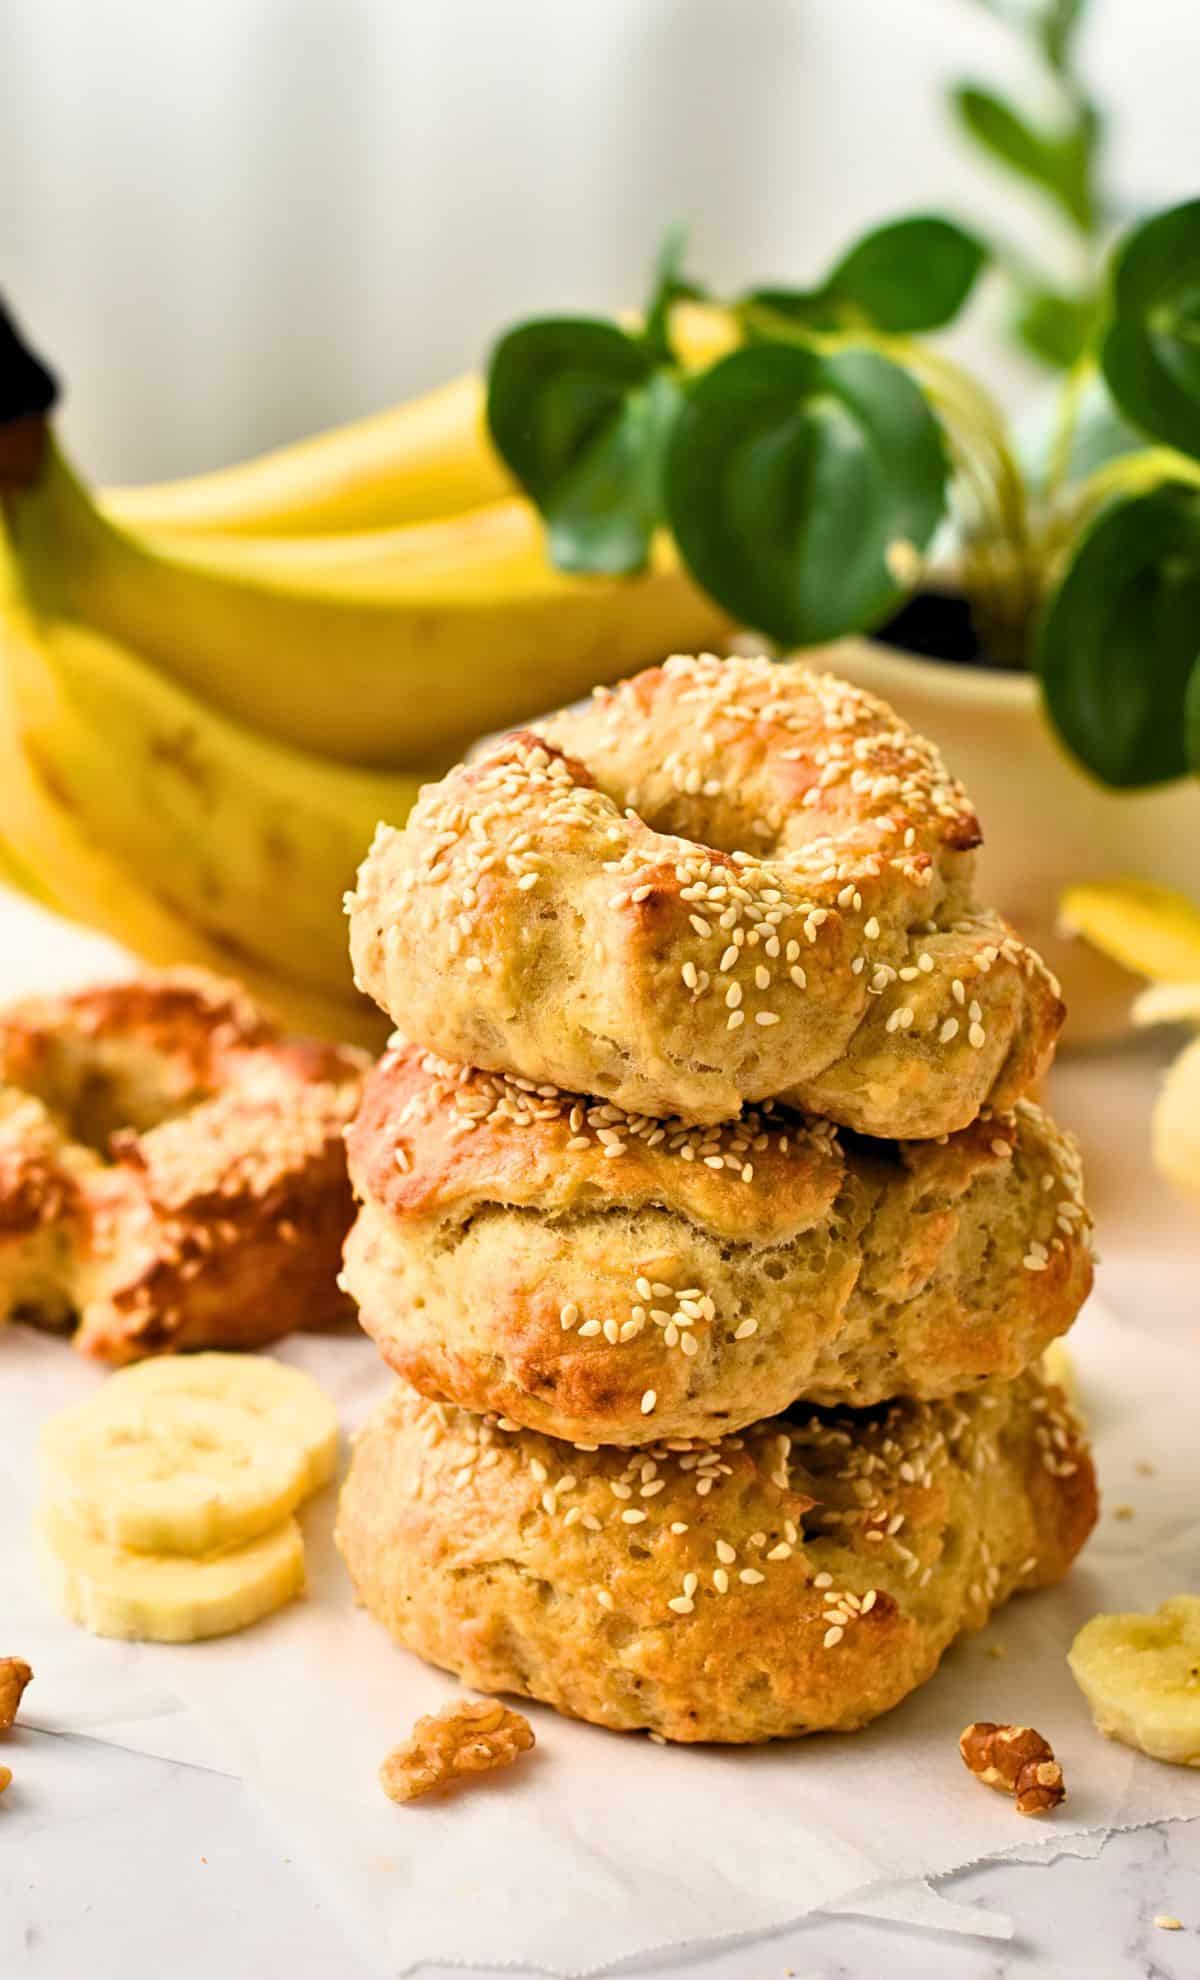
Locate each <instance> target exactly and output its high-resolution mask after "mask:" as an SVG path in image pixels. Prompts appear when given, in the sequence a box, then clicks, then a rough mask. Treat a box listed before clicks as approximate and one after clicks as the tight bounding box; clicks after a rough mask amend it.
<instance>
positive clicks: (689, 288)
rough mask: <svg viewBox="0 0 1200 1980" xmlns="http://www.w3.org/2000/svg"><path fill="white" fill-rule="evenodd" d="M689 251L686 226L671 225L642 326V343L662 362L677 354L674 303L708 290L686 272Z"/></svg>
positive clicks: (656, 265)
mask: <svg viewBox="0 0 1200 1980" xmlns="http://www.w3.org/2000/svg"><path fill="white" fill-rule="evenodd" d="M686 252H687V229H686V227H681V226H675V227H670V228H668V230H667V232H666V234H665V235H664V237H663V241H662V245H661V247H660V248H659V250H658V253H657V255H656V256H655V258H654V274H653V280H652V282H651V287H650V297H649V301H648V302H647V304H646V309H645V315H644V319H643V322H644V327H643V329H642V342H643V344H644V345H645V346H646V349H647V350H648V351H649V352H650V353H651V354H652V356H653V357H654V358H655V359H656V361H657V362H658V363H659V364H669V363H670V362H671V361H672V357H673V353H672V351H671V344H670V338H669V336H668V328H669V324H670V315H671V305H672V303H676V302H681V301H683V300H684V299H685V298H689V297H690V298H693V299H696V298H699V297H702V296H703V295H704V293H705V292H704V290H703V289H702V288H700V286H699V285H698V283H696V282H692V281H689V279H688V278H687V277H686V276H685V275H684V272H683V257H684V255H685V253H686Z"/></svg>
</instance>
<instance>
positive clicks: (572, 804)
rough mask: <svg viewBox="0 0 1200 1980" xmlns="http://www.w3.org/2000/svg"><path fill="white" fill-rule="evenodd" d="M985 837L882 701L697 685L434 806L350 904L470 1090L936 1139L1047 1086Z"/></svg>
mask: <svg viewBox="0 0 1200 1980" xmlns="http://www.w3.org/2000/svg"><path fill="white" fill-rule="evenodd" d="M979 837H980V834H979V827H978V824H977V822H976V819H975V815H974V812H973V811H972V809H971V807H970V804H969V803H968V801H967V798H966V796H965V794H964V792H963V790H962V787H961V785H959V784H957V783H955V782H954V781H953V780H952V779H951V778H950V777H949V776H948V774H947V772H946V770H945V768H944V766H943V764H942V762H941V759H940V757H939V756H938V754H937V751H936V750H935V749H934V748H933V746H932V745H931V744H930V743H927V742H925V741H923V740H922V739H921V738H920V737H918V736H915V735H914V734H913V733H912V731H911V730H910V729H908V728H906V727H905V725H904V724H903V723H902V722H901V721H900V720H899V718H898V716H896V715H895V714H894V713H893V711H892V710H891V709H890V708H888V707H887V706H886V704H885V703H883V702H881V701H878V700H876V699H875V698H874V697H873V696H871V695H868V694H865V693H863V692H862V691H860V690H859V689H856V688H851V687H848V686H846V685H845V684H844V683H843V682H840V681H837V680H834V679H833V678H832V676H830V675H827V674H816V673H813V672H811V671H810V670H809V669H808V668H807V667H804V666H802V665H800V664H799V663H798V662H790V663H786V664H781V665H774V664H772V663H771V662H770V661H768V660H765V659H757V660H749V659H730V660H721V661H719V660H715V659H713V658H711V657H706V658H702V659H699V660H689V659H682V658H677V659H674V660H670V661H668V662H667V664H666V666H665V667H660V668H652V669H651V670H650V671H649V672H647V673H644V674H639V675H637V676H636V677H635V678H634V679H633V680H631V681H626V682H624V683H623V684H622V685H621V686H620V687H618V688H615V689H612V690H608V689H605V690H601V691H598V693H597V694H596V696H595V697H594V698H593V700H592V702H591V705H590V706H589V707H588V708H586V709H584V710H583V711H581V712H579V711H576V712H572V711H568V712H566V713H565V714H561V715H556V716H554V717H553V718H552V719H551V720H549V721H547V722H545V723H543V724H541V725H540V727H539V729H538V731H537V732H536V733H533V732H530V731H525V732H522V733H518V734H516V735H513V736H509V737H508V738H506V739H505V740H503V741H502V742H499V743H497V744H496V745H494V746H493V747H492V748H491V749H489V750H488V751H486V752H485V753H484V754H483V756H482V757H480V759H479V760H478V761H476V762H473V763H470V764H468V765H460V766H459V767H458V768H457V769H455V770H452V771H450V772H449V774H448V775H447V776H445V777H444V778H443V779H442V780H441V782H440V783H438V784H432V785H428V786H427V787H426V788H425V790H424V791H423V792H422V794H421V797H420V799H419V801H418V803H417V805H416V806H415V808H414V810H413V812H412V813H411V815H410V817H409V820H408V823H407V825H406V826H405V827H404V829H403V830H402V831H392V830H390V829H388V828H386V827H385V828H383V829H382V830H381V831H380V833H379V834H378V835H377V837H376V840H375V843H374V845H373V847H372V848H371V851H370V853H369V854H368V856H367V859H366V860H365V862H364V864H363V866H362V868H361V870H360V873H359V878H358V886H357V890H356V892H355V893H354V894H352V895H351V896H350V897H349V911H350V945H351V952H352V955H353V958H354V965H355V971H356V981H357V982H358V983H359V985H360V987H361V988H363V989H365V990H366V991H367V992H368V993H369V994H370V995H371V996H372V997H374V998H375V1000H376V1002H377V1003H378V1004H380V1005H381V1006H382V1007H383V1009H384V1010H386V1011H387V1012H389V1013H390V1015H391V1017H392V1019H393V1021H394V1023H395V1024H396V1025H397V1026H398V1027H399V1028H400V1030H401V1031H402V1032H403V1033H404V1035H405V1036H406V1037H408V1038H411V1039H414V1040H415V1041H417V1042H418V1043H420V1044H422V1045H425V1046H428V1047H430V1048H431V1049H433V1050H435V1051H437V1052H441V1053H444V1054H445V1056H446V1057H447V1058H450V1059H454V1060H457V1061H459V1062H461V1063H463V1064H466V1065H477V1066H483V1067H487V1068H489V1069H491V1070H495V1071H502V1072H512V1073H518V1074H520V1075H522V1076H523V1077H525V1078H527V1079H532V1080H535V1081H539V1082H540V1081H545V1080H549V1081H553V1082H554V1083H555V1084H556V1085H559V1086H563V1087H566V1088H568V1089H570V1090H571V1091H573V1092H579V1093H593V1094H598V1095H600V1096H602V1097H603V1098H605V1099H608V1100H613V1101H615V1102H617V1103H618V1104H619V1105H620V1106H622V1107H625V1108H627V1109H629V1110H630V1111H631V1112H643V1113H648V1114H678V1115H681V1116H682V1117H683V1118H685V1119H688V1120H694V1121H718V1120H724V1119H731V1118H733V1117H734V1116H735V1115H736V1114H737V1113H738V1112H739V1111H740V1109H741V1107H742V1106H743V1104H744V1103H746V1102H751V1101H756V1100H760V1099H764V1098H767V1097H777V1098H781V1099H783V1100H785V1101H787V1102H789V1103H790V1104H792V1105H793V1106H796V1107H798V1108H802V1109H804V1110H805V1111H807V1112H811V1113H816V1114H822V1115H825V1116H827V1117H828V1118H829V1119H831V1120H835V1121H839V1122H842V1123H844V1124H845V1125H846V1126H848V1127H852V1128H856V1129H857V1130H858V1131H859V1132H861V1133H863V1134H871V1135H881V1136H904V1137H908V1138H925V1137H931V1136H935V1135H938V1134H943V1133H948V1132H952V1131H953V1130H954V1129H956V1128H961V1127H965V1126H967V1125H968V1123H969V1122H971V1121H972V1120H974V1119H975V1117H976V1115H977V1114H978V1113H979V1111H980V1109H981V1108H982V1107H983V1106H984V1104H985V1103H987V1102H989V1101H990V1102H991V1104H992V1105H993V1106H997V1107H1008V1106H1010V1105H1011V1104H1012V1102H1013V1101H1014V1100H1016V1099H1018V1098H1019V1097H1020V1096H1021V1095H1022V1094H1024V1093H1025V1092H1027V1091H1028V1090H1029V1089H1030V1087H1031V1086H1032V1085H1033V1084H1034V1082H1035V1081H1036V1080H1037V1079H1038V1078H1039V1076H1040V1075H1041V1073H1042V1072H1043V1071H1044V1069H1045V1066H1046V1064H1047V1061H1048V1059H1049V1056H1050V1053H1051V1050H1052V1048H1053V1044H1054V1039H1055V1036H1056V1034H1057V1032H1058V1028H1059V1025H1060V1023H1061V1021H1062V1015H1063V1008H1062V1003H1061V1000H1060V998H1059V994H1058V988H1057V985H1056V984H1055V983H1054V980H1053V978H1052V977H1051V976H1050V974H1049V972H1048V971H1047V970H1046V968H1045V965H1044V964H1043V963H1042V962H1041V960H1040V958H1039V957H1037V956H1036V955H1035V954H1034V953H1033V951H1032V950H1030V949H1027V948H1025V947H1024V946H1023V945H1022V944H1021V943H1020V942H1019V941H1018V940H1017V939H1016V937H1015V936H1014V935H1013V934H1012V932H1011V930H1010V929H1009V928H1008V927H1007V925H1006V924H1005V923H1004V922H1003V921H1002V920H1001V919H1000V918H999V916H997V915H995V914H993V913H991V912H990V911H988V910H986V909H984V908H981V907H980V906H979V905H978V904H977V902H976V901H975V898H974V894H973V892H972V852H973V849H974V847H975V846H977V845H978V843H979Z"/></svg>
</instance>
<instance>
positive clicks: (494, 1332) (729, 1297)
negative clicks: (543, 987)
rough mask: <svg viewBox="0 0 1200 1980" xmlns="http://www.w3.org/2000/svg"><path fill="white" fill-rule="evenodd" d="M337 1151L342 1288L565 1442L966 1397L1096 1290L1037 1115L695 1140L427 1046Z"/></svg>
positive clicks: (1074, 1194)
mask: <svg viewBox="0 0 1200 1980" xmlns="http://www.w3.org/2000/svg"><path fill="white" fill-rule="evenodd" d="M347 1153H348V1155H349V1161H350V1174H351V1178H352V1180H353V1182H354V1185H355V1190H356V1193H357V1195H358V1196H359V1197H360V1198H361V1199H362V1203H363V1207H362V1209H361V1210H360V1212H359V1216H358V1221H357V1223H356V1224H355V1226H354V1229H353V1231H352V1232H351V1235H350V1238H349V1240H348V1242H347V1246H346V1266H345V1271H344V1274H343V1284H344V1285H345V1286H346V1288H347V1290H348V1291H349V1292H350V1293H351V1294H352V1295H353V1297H354V1298H355V1300H356V1301H357V1303H358V1307H359V1317H360V1319H361V1321H362V1324H363V1326H364V1327H365V1328H366V1331H367V1332H368V1333H369V1334H370V1335H371V1337H372V1339H373V1340H374V1341H375V1343H376V1345H377V1346H378V1348H379V1350H380V1352H381V1353H382V1354H383V1356H384V1358H385V1360H386V1361H388V1362H389V1363H390V1364H391V1365H392V1367H393V1368H395V1369H396V1371H397V1373H398V1374H400V1375H403V1376H404V1377H405V1378H406V1379H407V1380H408V1381H410V1382H411V1383H413V1385H414V1386H415V1387H416V1388H418V1389H420V1390H421V1392H422V1393H423V1394H425V1395H428V1396H432V1397H434V1398H436V1399H440V1400H444V1401H447V1402H455V1403H459V1404H461V1405H462V1406H463V1407H464V1408H466V1409H473V1410H495V1411H498V1412H499V1413H501V1414H502V1415H506V1416H509V1417H511V1418H513V1420H514V1421H516V1422H518V1423H520V1424H522V1425H525V1426H527V1427H528V1428H530V1429H534V1430H541V1431H544V1432H546V1434H547V1435H549V1436H552V1437H565V1438H570V1439H579V1440H582V1441H583V1442H595V1443H604V1444H625V1445H629V1444H642V1443H649V1442H651V1441H655V1440H657V1439H659V1438H661V1437H664V1436H671V1437H676V1436H684V1437H719V1436H722V1435H723V1434H724V1433H725V1432H726V1431H729V1430H736V1429H740V1428H741V1427H742V1425H744V1424H746V1423H752V1422H754V1421H755V1420H756V1419H757V1418H759V1417H763V1416H771V1415H774V1414H775V1412H776V1411H777V1410H780V1409H784V1408H786V1407H787V1406H788V1404H789V1403H791V1402H792V1400H793V1399H794V1398H795V1397H796V1396H804V1397H805V1398H807V1399H808V1400H809V1401H812V1402H816V1403H823V1404H836V1403H849V1404H855V1405H857V1404H864V1403H874V1402H878V1401H880V1400H882V1399H884V1398H886V1397H888V1396H893V1395H898V1394H899V1395H912V1396H918V1397H933V1396H945V1395H950V1394H953V1393H954V1392H955V1391H957V1390H961V1389H965V1388H967V1387H969V1386H971V1385H972V1384H975V1383H978V1382H980V1381H983V1380H985V1379H987V1378H989V1377H993V1376H996V1375H1005V1376H1013V1375H1017V1374H1019V1373H1020V1371H1021V1370H1022V1369H1023V1368H1024V1367H1026V1366H1027V1365H1028V1364H1029V1363H1030V1362H1031V1361H1034V1360H1036V1358H1037V1357H1038V1355H1040V1354H1041V1352H1042V1350H1043V1349H1044V1348H1045V1347H1046V1345H1047V1344H1048V1342H1049V1341H1051V1340H1052V1339H1053V1338H1054V1336H1055V1335H1057V1334H1060V1333H1062V1332H1063V1331H1064V1330H1065V1329H1066V1328H1067V1327H1069V1326H1070V1324H1071V1322H1072V1320H1073V1319H1074V1317H1075V1314H1076V1312H1077V1311H1078V1309H1079V1307H1080V1305H1081V1304H1082V1302H1083V1300H1084V1298H1085V1296H1086V1294H1087V1291H1088V1288H1089V1286H1090V1284H1091V1277H1092V1263H1091V1251H1090V1243H1089V1238H1090V1231H1089V1220H1088V1216H1087V1212H1086V1210H1085V1209H1084V1206H1083V1202H1082V1198H1081V1194H1080V1176H1079V1163H1078V1157H1077V1155H1076V1153H1075V1149H1074V1146H1073V1144H1072V1143H1071V1141H1070V1140H1069V1138H1068V1137H1067V1136H1065V1135H1063V1134H1061V1133H1060V1132H1059V1131H1058V1130H1057V1129H1056V1128H1055V1127H1054V1125H1053V1123H1052V1122H1051V1121H1049V1120H1048V1119H1047V1118H1046V1116H1045V1115H1044V1114H1043V1113H1041V1112H1040V1111H1039V1109H1037V1108H1036V1107H1034V1106H1032V1105H1031V1104H1030V1103H1028V1102H1026V1101H1021V1102H1018V1105H1017V1108H1016V1110H1015V1111H1014V1112H1013V1113H1011V1114H1008V1115H1001V1116H993V1115H991V1114H990V1113H989V1115H988V1118H986V1119H980V1120H979V1121H976V1122H975V1123H974V1124H973V1125H972V1126H971V1127H969V1128H964V1129H962V1130H961V1131H960V1132H959V1133H958V1134H956V1135H952V1136H951V1137H950V1138H949V1139H948V1140H947V1141H945V1142H944V1143H938V1142H907V1143H900V1144H899V1145H897V1144H895V1143H881V1142H866V1141H862V1140H860V1139H858V1138H857V1137H855V1136H852V1135H849V1134H847V1133H846V1132H845V1131H844V1130H843V1131H841V1132H839V1131H838V1130H837V1129H834V1128H832V1127H830V1125H829V1124H828V1123H827V1122H823V1121H816V1122H814V1121H805V1120H803V1119H801V1118H798V1117H797V1116H795V1115H791V1114H788V1113H786V1112H784V1111H783V1110H779V1109H767V1110H764V1111H759V1112H752V1113H750V1114H748V1115H747V1116H745V1117H743V1119H742V1120H740V1121H737V1122H734V1123H731V1124H728V1125H722V1126H720V1127H710V1128H707V1129H705V1128H695V1127H692V1128H689V1127H686V1126H684V1125H683V1124H682V1123H680V1122H678V1121H656V1120H652V1119H650V1118H648V1117H647V1116H644V1115H643V1116H641V1117H640V1118H639V1117H630V1116H627V1115H622V1114H621V1112H620V1110H619V1109H618V1108H616V1107H614V1106H612V1105H611V1103H608V1102H596V1101H588V1100H583V1099H579V1098H577V1097H576V1096H575V1095H573V1094H563V1093H560V1092H558V1091H557V1089H554V1088H550V1087H544V1088H542V1089H540V1090H537V1091H534V1090H531V1089H530V1087H529V1085H528V1082H520V1081H515V1080H511V1079H504V1078H503V1077H502V1076H501V1075H500V1074H498V1073H481V1072H471V1071H468V1070H466V1069H465V1068H463V1067H456V1066H451V1065H449V1064H447V1063H446V1062H445V1061H444V1060H439V1059H437V1058H435V1057H434V1056H433V1055H432V1054H430V1053H425V1052H423V1051H421V1050H420V1048H419V1047H416V1046H409V1047H407V1048H396V1049H393V1050H391V1051H389V1052H388V1053H387V1055H386V1056H385V1057H384V1058H383V1059H382V1060H381V1061H380V1063H379V1065H378V1066H377V1067H375V1069H374V1070H373V1071H372V1072H371V1073H370V1074H369V1076H368V1079H367V1083H366V1087H365V1089H364V1094H363V1101H362V1105H361V1108H360V1110H359V1114H358V1117H357V1119H356V1121H355V1123H354V1125H353V1127H352V1128H351V1130H350V1133H349V1136H348V1138H347Z"/></svg>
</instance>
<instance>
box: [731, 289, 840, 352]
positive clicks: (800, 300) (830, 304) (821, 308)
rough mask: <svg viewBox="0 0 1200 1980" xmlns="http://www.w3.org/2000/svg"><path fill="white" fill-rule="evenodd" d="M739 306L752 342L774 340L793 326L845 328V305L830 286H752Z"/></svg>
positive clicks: (811, 328)
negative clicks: (843, 311) (778, 287)
mask: <svg viewBox="0 0 1200 1980" xmlns="http://www.w3.org/2000/svg"><path fill="white" fill-rule="evenodd" d="M737 310H738V314H739V316H740V318H741V322H742V325H743V328H744V329H745V332H746V335H747V338H748V339H749V341H750V342H751V343H760V344H761V343H770V342H771V340H772V338H775V337H782V336H786V335H787V333H788V332H789V331H793V330H795V331H800V332H804V331H808V330H817V331H832V330H841V329H843V328H844V317H843V313H842V309H841V305H840V304H839V302H838V300H837V298H836V296H832V295H831V294H830V293H829V291H828V290H827V289H748V290H747V292H746V294H745V295H744V296H742V297H741V298H740V300H739V301H738V303H737Z"/></svg>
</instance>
